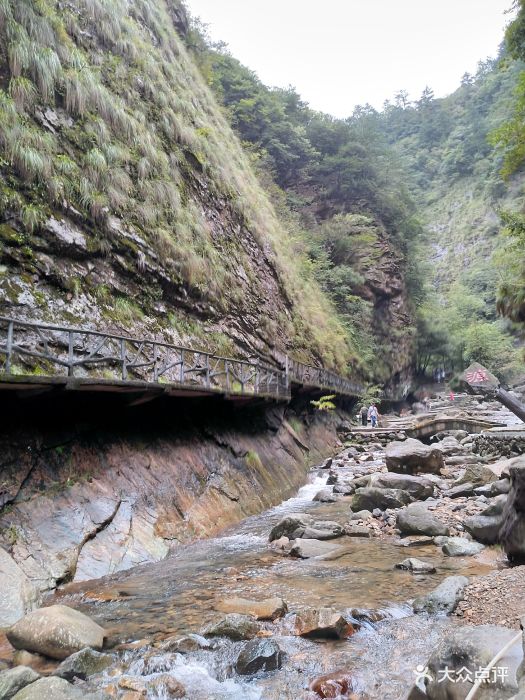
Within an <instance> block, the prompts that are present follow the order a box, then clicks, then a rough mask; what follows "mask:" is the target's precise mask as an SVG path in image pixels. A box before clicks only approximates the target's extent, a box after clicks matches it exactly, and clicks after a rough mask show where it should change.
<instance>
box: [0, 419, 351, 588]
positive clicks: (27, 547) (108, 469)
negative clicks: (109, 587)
mask: <svg viewBox="0 0 525 700" xmlns="http://www.w3.org/2000/svg"><path fill="white" fill-rule="evenodd" d="M290 421H291V422H288V421H287V420H286V417H285V416H284V411H283V409H271V410H269V411H264V412H262V413H261V412H258V413H256V414H255V415H253V416H248V417H241V416H240V417H238V418H237V419H236V420H233V421H229V423H230V427H229V428H226V427H225V425H224V424H223V423H222V422H221V421H220V420H213V419H212V418H209V420H207V421H206V422H204V423H202V422H201V424H200V426H197V425H194V426H191V425H188V424H186V425H185V427H181V426H180V421H179V420H177V421H176V422H177V423H179V427H178V428H175V429H171V430H169V429H165V428H161V429H155V430H151V429H150V430H149V431H148V430H146V429H144V430H142V431H141V430H140V429H136V428H135V427H134V428H132V429H130V430H129V431H127V432H125V431H122V430H119V431H118V432H116V433H114V434H111V433H109V432H107V431H106V432H104V431H102V430H100V429H96V430H95V431H93V432H90V433H84V434H79V433H77V432H75V431H74V429H71V430H70V429H62V430H61V431H58V430H51V431H49V430H41V431H40V430H38V429H37V430H32V431H31V435H28V434H22V433H20V434H15V435H12V434H10V435H7V436H3V437H2V439H1V443H2V450H1V453H2V464H1V467H0V469H1V476H2V494H1V497H2V502H3V504H4V508H3V510H2V513H1V515H0V544H1V545H2V546H3V547H4V548H5V549H7V550H8V551H9V553H10V555H11V556H12V558H13V559H14V561H15V562H16V563H17V564H18V566H19V567H20V569H21V570H22V571H23V572H24V573H25V575H26V576H27V577H28V578H29V579H30V580H31V581H32V582H33V583H34V584H35V586H36V587H37V588H38V589H40V590H41V591H45V590H50V589H53V588H54V587H55V586H56V585H57V584H58V583H59V582H62V581H71V580H75V581H82V580H87V579H91V578H97V577H99V576H102V575H105V574H108V573H112V572H114V571H120V570H123V569H127V568H130V567H131V566H134V565H137V564H143V563H147V562H151V561H158V560H160V559H162V558H164V557H166V556H167V555H168V554H169V552H170V550H171V549H172V548H174V547H176V546H177V545H179V544H181V543H185V542H188V541H191V540H194V539H197V538H202V537H206V536H209V535H212V534H214V533H216V532H218V531H219V530H220V529H222V528H224V527H226V526H228V525H231V524H233V523H235V522H237V521H239V520H241V519H242V518H244V517H246V516H248V515H251V514H255V513H258V512H260V511H262V510H264V509H266V508H268V507H270V506H272V505H275V504H277V503H279V502H281V501H282V500H283V499H286V498H287V497H289V496H291V495H292V494H293V493H294V492H295V491H296V490H297V488H298V487H299V486H300V485H302V484H303V483H304V482H305V480H306V471H307V468H308V465H309V464H311V463H315V462H316V461H319V460H320V459H321V457H322V456H326V455H327V454H328V453H330V452H331V451H332V450H333V449H334V448H335V445H336V443H337V436H336V431H335V427H336V425H337V423H339V422H340V421H341V417H339V416H336V415H329V416H326V415H319V414H317V415H316V416H313V417H311V418H310V419H308V420H307V421H305V420H304V419H303V420H299V419H298V418H296V417H294V418H290ZM292 425H293V426H294V427H292Z"/></svg>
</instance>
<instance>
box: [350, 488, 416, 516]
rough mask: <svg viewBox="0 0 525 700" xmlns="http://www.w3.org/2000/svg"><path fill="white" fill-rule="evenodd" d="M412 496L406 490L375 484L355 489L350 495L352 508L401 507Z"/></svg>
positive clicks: (356, 509)
mask: <svg viewBox="0 0 525 700" xmlns="http://www.w3.org/2000/svg"><path fill="white" fill-rule="evenodd" d="M412 500H413V499H412V496H411V495H410V494H409V493H408V491H403V490H402V489H391V488H378V487H375V486H365V487H362V488H358V489H356V492H355V493H354V495H353V496H352V510H354V511H360V510H371V511H373V510H374V509H375V508H379V509H380V510H386V509H387V508H402V507H403V506H405V505H406V504H407V503H410V502H411V501H412Z"/></svg>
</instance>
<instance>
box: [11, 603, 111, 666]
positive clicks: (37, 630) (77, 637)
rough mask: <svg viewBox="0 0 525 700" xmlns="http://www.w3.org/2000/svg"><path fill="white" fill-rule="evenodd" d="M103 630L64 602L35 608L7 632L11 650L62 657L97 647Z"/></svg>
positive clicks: (101, 640)
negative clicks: (63, 603)
mask: <svg viewBox="0 0 525 700" xmlns="http://www.w3.org/2000/svg"><path fill="white" fill-rule="evenodd" d="M105 636H106V633H105V631H104V629H103V628H102V627H101V626H100V625H97V623H96V622H93V620H91V619H90V618H89V617H87V615H84V614H83V613H81V612H79V611H78V610H74V609H73V608H69V607H67V606H65V605H52V606H51V607H49V608H41V609H40V610H35V611H33V612H31V613H29V614H28V615H26V616H25V617H23V618H22V619H21V620H19V621H18V622H17V623H15V624H14V625H13V626H12V627H10V628H9V629H8V631H7V638H8V640H9V642H10V643H11V644H12V645H13V646H14V647H15V649H26V650H28V651H33V652H37V653H38V654H43V655H45V656H50V657H51V658H53V659H65V658H66V657H68V656H70V654H74V653H75V652H77V651H80V650H82V649H84V648H85V647H93V648H94V649H101V648H102V646H103V644H104V637H105Z"/></svg>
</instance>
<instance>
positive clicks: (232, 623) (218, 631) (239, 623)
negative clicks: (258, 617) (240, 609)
mask: <svg viewBox="0 0 525 700" xmlns="http://www.w3.org/2000/svg"><path fill="white" fill-rule="evenodd" d="M259 629H260V627H259V625H258V624H257V622H255V620H254V619H253V617H250V616H249V615H240V614H238V613H230V614H229V615H225V616H224V617H223V619H222V620H219V622H215V623H213V624H211V625H208V627H206V628H205V629H204V630H203V631H202V633H203V635H205V636H208V637H228V638H229V639H233V640H234V641H237V642H238V641H241V640H243V639H253V637H255V636H256V635H257V633H258V632H259Z"/></svg>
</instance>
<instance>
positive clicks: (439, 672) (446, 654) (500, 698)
mask: <svg viewBox="0 0 525 700" xmlns="http://www.w3.org/2000/svg"><path fill="white" fill-rule="evenodd" d="M515 635H516V631H515V630H511V629H508V628H506V627H498V626H496V625H479V626H477V627H476V626H468V627H458V628H453V629H451V630H450V631H448V632H447V633H446V634H445V637H444V638H443V639H442V641H441V642H440V643H439V645H438V646H437V647H436V649H435V650H434V651H433V652H432V654H431V656H430V658H429V660H428V662H427V664H426V667H427V669H428V675H429V677H430V679H427V680H426V681H425V686H426V694H427V697H428V698H431V700H460V699H462V698H465V697H466V695H467V693H468V692H469V690H470V689H471V688H472V686H473V685H474V682H475V680H476V671H478V670H479V669H483V668H486V667H487V666H488V664H489V663H490V661H491V660H492V659H493V658H494V656H496V654H497V653H498V652H499V651H500V649H502V648H503V647H504V646H505V644H507V643H508V642H509V641H510V640H511V639H512V638H513V637H514V636H515ZM522 656H523V652H522V649H521V641H517V642H516V644H514V645H513V646H512V647H511V648H510V649H509V651H508V652H507V653H505V655H504V656H503V657H502V658H501V659H500V660H499V661H498V662H497V667H498V668H505V669H507V672H506V674H505V675H506V679H505V680H504V679H502V678H498V677H497V674H494V676H493V675H492V674H491V675H490V676H489V680H490V682H488V683H482V684H481V686H480V688H479V690H478V691H477V693H476V700H505V699H506V698H510V697H512V696H513V695H514V693H516V691H517V689H518V683H517V680H516V672H517V669H518V666H519V664H520V661H521V659H522ZM443 669H448V674H446V675H445V674H444V671H443ZM465 669H466V670H465ZM469 671H470V674H469V673H468V672H469Z"/></svg>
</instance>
